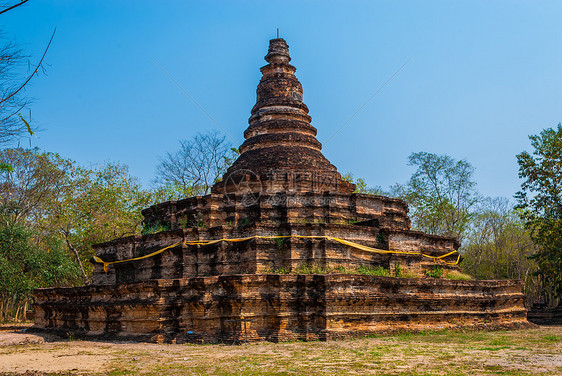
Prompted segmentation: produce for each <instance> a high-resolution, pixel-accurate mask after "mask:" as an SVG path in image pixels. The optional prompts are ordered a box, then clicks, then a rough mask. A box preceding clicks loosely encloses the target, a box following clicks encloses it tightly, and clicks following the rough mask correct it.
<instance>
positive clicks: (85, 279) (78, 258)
mask: <svg viewBox="0 0 562 376" xmlns="http://www.w3.org/2000/svg"><path fill="white" fill-rule="evenodd" d="M65 240H66V245H67V246H68V248H69V249H70V250H71V251H72V252H73V253H74V255H75V256H76V260H77V261H78V266H79V267H80V271H81V272H82V278H84V284H85V285H87V284H89V283H90V279H89V278H88V275H87V274H86V271H85V270H84V265H82V260H80V254H79V253H78V250H77V249H76V248H74V247H73V246H72V244H70V242H69V241H68V238H67V237H66V236H65Z"/></svg>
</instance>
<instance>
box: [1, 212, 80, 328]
mask: <svg viewBox="0 0 562 376" xmlns="http://www.w3.org/2000/svg"><path fill="white" fill-rule="evenodd" d="M46 240H47V239H46ZM43 245H46V246H47V248H42V247H40V246H39V245H38V244H34V243H33V242H32V234H31V232H30V231H29V230H28V229H26V228H25V227H24V226H23V225H22V224H17V223H14V222H12V221H9V220H8V221H0V320H6V319H7V318H8V317H13V318H15V319H19V318H23V317H24V315H25V311H26V309H27V307H28V305H29V303H30V301H31V294H32V292H33V289H35V288H39V287H52V286H66V285H73V284H74V283H76V282H77V280H78V279H79V275H80V274H79V271H78V268H77V267H76V265H75V263H74V262H73V261H72V260H71V259H70V258H69V257H68V254H67V252H66V250H65V249H64V248H63V247H61V246H60V243H59V242H57V241H56V240H55V241H53V240H52V239H51V240H47V241H46V242H44V244H43Z"/></svg>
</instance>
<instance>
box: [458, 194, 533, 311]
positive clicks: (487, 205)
mask: <svg viewBox="0 0 562 376" xmlns="http://www.w3.org/2000/svg"><path fill="white" fill-rule="evenodd" d="M535 251H536V245H535V244H534V243H533V241H532V239H531V235H530V232H529V231H528V230H527V229H526V228H525V222H524V221H522V220H521V218H520V217H519V214H518V211H517V210H516V209H514V208H513V206H512V204H511V203H510V202H509V200H507V199H505V198H494V199H490V198H488V199H484V200H482V202H481V203H480V205H479V206H478V208H477V210H476V211H475V213H474V216H473V218H472V221H471V230H470V233H469V234H468V236H467V237H466V240H465V244H463V248H462V253H463V256H464V260H463V263H462V268H463V270H464V271H465V272H467V273H468V274H470V275H472V276H473V277H475V278H477V279H522V280H524V281H525V291H526V294H527V296H528V298H529V301H533V302H534V301H535V300H536V299H537V296H538V293H539V292H538V291H537V290H536V282H537V281H536V278H535V277H534V272H535V271H536V270H537V264H536V262H535V261H534V260H531V259H530V258H529V257H530V256H531V255H532V254H533V253H534V252H535Z"/></svg>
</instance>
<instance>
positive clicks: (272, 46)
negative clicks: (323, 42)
mask: <svg viewBox="0 0 562 376" xmlns="http://www.w3.org/2000/svg"><path fill="white" fill-rule="evenodd" d="M265 60H266V61H267V62H268V63H269V64H267V65H266V66H264V67H262V68H261V72H262V74H263V77H262V79H261V81H260V83H259V85H258V88H257V100H256V104H255V106H254V107H253V109H252V112H251V113H252V115H251V117H250V119H249V121H248V122H249V124H250V126H249V127H248V128H247V129H246V131H245V132H244V138H245V139H246V140H245V141H244V143H243V144H242V145H241V146H240V149H239V150H240V157H239V158H238V159H237V160H236V161H235V163H234V164H233V166H232V167H231V168H229V170H228V172H227V173H226V174H225V178H227V177H228V176H233V175H236V174H237V171H244V173H245V174H247V173H248V171H251V173H252V175H256V176H259V177H260V178H261V181H266V180H267V181H270V180H272V179H276V180H279V179H280V174H281V175H282V174H283V172H293V173H299V172H307V173H308V174H309V175H310V174H315V176H316V177H314V178H312V179H318V176H328V175H329V178H328V179H332V182H331V183H328V184H324V185H323V186H322V187H319V188H318V189H319V190H326V191H334V190H337V191H344V192H348V193H351V192H352V191H353V189H354V187H353V186H352V185H350V184H349V183H347V182H345V181H343V180H341V176H340V174H339V173H338V172H337V169H336V167H335V166H334V165H332V164H331V163H330V161H328V159H326V157H324V156H323V155H322V153H321V149H322V144H321V143H320V142H319V141H318V140H317V139H316V133H317V131H316V128H315V127H313V126H312V125H311V124H310V121H311V117H310V116H309V115H308V107H307V106H306V104H304V102H303V99H302V98H303V90H302V85H301V83H300V82H299V80H298V79H297V78H296V77H295V71H296V68H295V67H294V66H292V65H291V64H289V62H290V61H291V56H290V55H289V46H288V45H287V42H285V40H284V39H282V38H276V39H272V40H271V41H270V42H269V50H268V53H267V55H266V56H265ZM274 175H275V176H276V177H273V176H274ZM324 181H325V183H327V182H328V180H326V179H324ZM227 184H228V183H227ZM268 186H269V187H272V185H271V184H269V185H268ZM275 186H278V185H275ZM318 189H315V188H314V185H313V184H311V185H309V186H308V189H304V190H318Z"/></svg>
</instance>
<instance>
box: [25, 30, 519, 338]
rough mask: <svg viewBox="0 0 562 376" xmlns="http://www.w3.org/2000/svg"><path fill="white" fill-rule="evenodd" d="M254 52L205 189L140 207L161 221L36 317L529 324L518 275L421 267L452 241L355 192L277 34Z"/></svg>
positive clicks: (53, 296) (88, 322)
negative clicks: (250, 74)
mask: <svg viewBox="0 0 562 376" xmlns="http://www.w3.org/2000/svg"><path fill="white" fill-rule="evenodd" d="M265 60H266V61H267V62H268V64H267V65H266V66H264V67H263V68H261V72H262V74H263V77H262V79H261V81H260V83H259V85H258V88H257V101H256V104H255V106H254V108H253V109H252V111H251V117H250V119H249V127H248V128H247V129H246V131H245V132H244V137H245V141H244V143H243V144H242V145H241V146H240V156H239V157H238V159H237V160H236V161H235V162H234V164H233V165H232V166H231V167H230V168H229V169H228V171H227V172H226V174H225V175H224V177H223V178H222V180H221V181H219V182H218V183H216V184H215V185H214V186H213V188H212V190H211V194H209V195H207V196H203V197H191V198H186V199H183V200H179V201H170V202H165V203H161V204H157V205H154V206H152V207H150V208H147V209H145V210H144V211H143V216H144V221H145V225H146V226H147V227H152V228H165V229H167V230H166V231H160V232H157V233H154V234H149V235H144V236H131V237H126V238H121V239H116V240H113V241H110V242H107V243H103V244H98V245H96V246H94V250H95V253H96V255H97V257H98V258H99V259H98V260H103V261H104V262H105V263H106V264H102V263H96V264H95V270H94V274H93V283H92V284H91V285H88V286H85V287H76V288H47V289H39V290H36V293H35V299H36V304H35V328H36V329H37V330H50V331H53V332H59V333H68V332H72V333H74V335H80V334H82V335H86V336H101V337H110V338H125V339H138V340H151V341H167V342H169V341H172V342H178V343H179V342H218V341H236V340H239V339H241V338H242V336H243V338H245V339H248V340H267V341H283V340H293V339H303V340H314V339H322V340H328V339H332V338H338V337H348V336H357V335H365V334H368V333H378V332H390V331H400V330H414V331H415V330H423V329H443V328H458V327H484V328H497V327H503V328H508V327H519V326H525V325H528V323H527V320H526V310H525V308H524V295H523V294H522V283H521V282H520V281H512V280H504V281H475V280H467V281H460V280H449V279H445V278H429V277H426V272H427V270H430V269H431V268H435V266H438V267H439V268H442V269H443V270H444V272H445V274H446V273H449V272H451V271H453V270H456V269H458V261H459V259H460V256H459V255H458V253H457V252H456V251H457V250H458V248H459V246H460V245H459V243H458V242H457V241H456V240H455V239H451V238H446V237H441V236H434V235H428V234H424V233H421V232H418V231H412V230H411V225H410V219H409V218H408V207H407V205H406V203H405V202H404V201H402V200H399V199H394V198H388V197H383V196H377V195H370V194H360V193H354V191H355V186H354V185H353V184H351V183H349V182H347V181H344V180H343V179H342V178H341V175H340V174H339V173H338V171H337V169H336V167H335V166H334V165H332V164H331V163H330V162H329V161H328V160H327V159H326V158H325V157H324V156H323V155H322V153H321V144H320V142H318V140H317V139H316V128H315V127H313V126H312V125H311V124H310V122H311V117H310V116H309V115H308V108H307V106H306V105H305V104H304V103H303V99H302V98H303V96H302V94H303V91H302V86H301V84H300V82H299V81H298V80H297V78H296V77H295V74H294V73H295V70H296V68H295V67H293V66H292V65H290V64H289V62H290V60H291V58H290V56H289V48H288V46H287V43H286V42H285V41H284V40H283V39H279V38H278V39H273V40H271V41H270V46H269V51H268V54H267V56H266V57H265ZM220 239H223V241H213V240H220ZM163 249H164V250H163ZM155 252H156V254H154V253H155ZM143 256H150V257H145V258H142V257H143ZM134 258H140V259H137V260H131V259H134ZM127 260H129V261H127ZM307 266H315V267H317V268H320V270H330V271H331V272H330V273H322V274H298V271H299V270H302V268H303V267H307ZM361 267H363V268H373V267H383V268H385V269H387V270H389V273H390V275H393V276H397V275H398V276H399V275H408V276H409V277H410V278H400V277H381V276H373V275H365V273H363V274H361V273H359V272H354V271H357V270H359V269H358V268H361ZM104 269H105V270H104ZM367 270H368V269H367ZM338 271H339V272H338Z"/></svg>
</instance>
